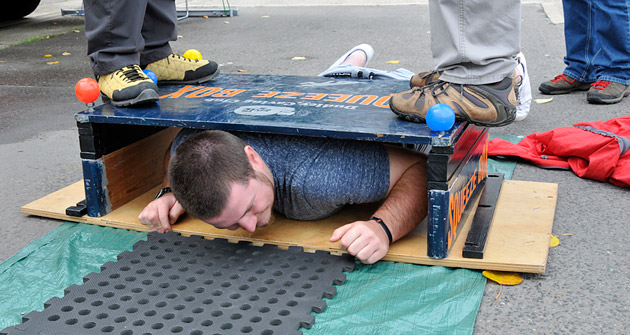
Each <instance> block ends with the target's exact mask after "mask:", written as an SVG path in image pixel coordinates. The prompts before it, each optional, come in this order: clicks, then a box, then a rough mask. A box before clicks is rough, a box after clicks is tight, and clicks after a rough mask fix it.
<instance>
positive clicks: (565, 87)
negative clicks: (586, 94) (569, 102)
mask: <svg viewBox="0 0 630 335" xmlns="http://www.w3.org/2000/svg"><path fill="white" fill-rule="evenodd" d="M589 88H591V83H585V82H582V81H578V80H576V79H573V78H571V77H570V76H567V75H566V74H561V75H558V76H556V77H555V78H553V79H551V80H549V81H546V82H544V83H542V84H540V86H539V87H538V90H539V91H540V92H542V93H543V94H567V93H569V92H573V91H588V89H589Z"/></svg>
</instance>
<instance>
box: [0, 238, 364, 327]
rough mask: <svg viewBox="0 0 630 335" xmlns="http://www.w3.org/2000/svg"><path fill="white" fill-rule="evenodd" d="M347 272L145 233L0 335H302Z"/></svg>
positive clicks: (333, 262)
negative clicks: (129, 248)
mask: <svg viewBox="0 0 630 335" xmlns="http://www.w3.org/2000/svg"><path fill="white" fill-rule="evenodd" d="M353 268H354V260H353V258H352V257H350V256H334V255H330V254H329V253H327V252H316V253H307V252H304V251H303V250H302V248H299V247H291V248H289V249H288V250H282V249H279V248H277V247H276V246H272V245H264V246H262V247H257V246H254V245H252V244H251V243H249V242H240V243H238V244H235V243H228V242H227V240H223V239H214V240H206V239H204V238H203V237H200V236H191V237H184V236H181V235H179V234H177V233H172V232H171V233H167V234H158V233H150V234H148V241H140V242H138V243H136V244H135V245H134V247H133V251H131V252H123V253H122V254H120V255H119V256H118V261H117V262H108V263H106V264H104V265H103V266H102V267H101V272H100V273H91V274H89V275H87V276H85V277H84V279H83V281H84V283H83V284H82V285H72V286H70V287H68V288H67V289H66V290H65V295H64V296H63V297H62V298H52V299H50V300H49V301H48V302H46V304H45V305H44V307H45V308H44V310H43V311H42V312H31V313H29V314H27V315H25V316H24V318H23V322H22V324H20V325H16V326H13V327H9V328H6V329H4V330H2V331H0V334H6V335H13V334H40V335H49V334H50V335H52V334H55V335H61V334H64V335H70V334H76V335H88V334H117V335H118V334H119V335H148V334H156V335H157V334H185V335H202V334H262V335H272V334H276V335H285V334H301V333H302V332H301V331H299V330H298V329H299V328H300V327H304V328H310V327H311V325H312V324H313V322H315V317H314V316H313V315H311V312H316V313H319V312H321V311H322V310H323V309H324V308H325V307H326V302H325V301H324V300H322V297H326V298H332V297H333V296H334V295H335V293H336V288H335V287H334V286H333V284H334V285H340V284H343V283H344V281H345V278H346V275H345V274H344V273H343V271H352V270H353Z"/></svg>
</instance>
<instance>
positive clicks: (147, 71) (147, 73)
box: [142, 70, 157, 84]
mask: <svg viewBox="0 0 630 335" xmlns="http://www.w3.org/2000/svg"><path fill="white" fill-rule="evenodd" d="M142 72H144V74H146V75H147V77H149V78H150V79H151V80H152V81H153V82H154V83H156V84H157V76H156V75H155V72H153V71H151V70H142Z"/></svg>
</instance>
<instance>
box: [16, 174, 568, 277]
mask: <svg viewBox="0 0 630 335" xmlns="http://www.w3.org/2000/svg"><path fill="white" fill-rule="evenodd" d="M69 188H73V189H71V190H70V189H68V190H67V189H64V190H62V191H63V192H62V191H59V192H55V193H52V194H50V195H48V196H46V197H44V198H46V200H45V201H43V199H40V200H42V201H36V202H33V203H31V204H29V205H27V206H24V208H23V211H24V212H25V213H28V214H33V215H42V216H47V217H54V218H60V219H64V220H66V219H67V220H71V219H72V217H67V216H65V215H64V214H63V213H64V211H65V208H66V207H67V206H69V205H72V204H74V203H75V202H76V199H79V200H80V198H82V193H81V192H82V191H83V190H82V189H81V188H76V184H75V185H71V186H70V187H69ZM158 188H159V186H156V187H155V188H154V189H152V190H150V191H149V192H146V193H145V194H143V195H142V196H140V197H138V198H136V199H134V200H132V201H131V202H129V203H128V204H126V205H124V206H122V207H120V208H119V209H117V210H114V211H112V212H111V213H109V214H107V215H105V216H103V217H100V218H92V217H87V216H84V217H83V219H85V220H86V221H87V222H88V223H91V224H98V225H103V226H110V227H117V228H125V229H132V230H139V231H147V228H146V227H145V226H144V225H142V224H141V223H140V222H139V221H138V219H137V217H138V214H139V213H140V211H141V210H142V208H144V206H145V205H146V204H147V203H149V202H150V201H151V200H152V198H153V196H154V194H155V192H157V190H158ZM557 191H558V185H557V184H552V183H537V182H525V181H514V180H506V181H504V182H503V185H502V189H501V194H500V196H499V200H498V202H497V208H496V213H495V216H494V221H493V223H492V228H491V229H490V233H489V236H488V242H487V245H486V250H485V255H484V258H483V259H470V258H463V257H462V249H463V246H464V242H465V239H463V238H459V239H457V240H456V241H455V244H454V245H453V248H452V250H451V253H450V256H449V257H448V258H444V259H433V258H429V257H428V256H427V240H426V222H425V223H423V224H422V225H420V226H419V227H417V228H416V229H415V230H414V231H413V232H411V233H410V234H409V235H408V236H406V237H405V238H403V239H401V240H400V241H397V242H396V243H394V244H393V245H392V246H391V248H390V251H389V253H388V254H387V256H386V257H385V260H389V261H396V262H406V263H414V264H424V265H441V266H448V267H461V268H470V269H484V270H498V271H516V272H530V273H544V272H545V268H546V263H547V255H548V253H549V239H550V236H551V228H552V226H553V218H554V213H555V207H556V200H557ZM73 192H74V193H81V194H74V196H72V197H70V196H69V194H72V193H73ZM62 201H65V203H61V202H62ZM26 207H28V211H27V210H26ZM372 210H373V207H372V206H369V205H361V206H352V207H349V208H347V209H346V210H343V211H341V212H340V213H338V214H336V215H334V216H331V217H329V218H327V219H324V220H319V221H296V220H289V219H286V218H283V217H278V218H276V222H274V223H273V224H272V225H270V226H269V227H267V228H264V229H259V230H257V231H256V232H254V233H253V234H250V233H247V232H245V231H243V230H236V231H230V230H226V229H216V228H214V227H212V226H210V225H208V224H206V223H204V222H202V221H199V220H196V219H193V218H191V217H184V218H183V219H182V220H180V222H179V223H178V224H176V225H175V226H174V231H177V232H181V233H182V234H184V235H191V234H194V235H202V236H206V237H208V238H215V237H221V238H227V239H229V240H231V241H241V240H244V241H252V242H254V243H271V244H276V245H279V246H280V247H288V246H294V245H299V246H302V247H304V248H305V250H325V251H330V252H333V253H341V252H343V251H342V250H340V249H339V248H338V244H337V243H331V242H329V241H328V238H329V237H330V235H331V234H332V231H333V230H334V229H335V228H337V227H339V226H340V225H342V224H345V223H348V222H352V221H354V220H359V219H365V217H367V216H369V213H372ZM44 214H46V215H44ZM53 215H54V216H53ZM74 221H76V220H74ZM471 221H472V216H471V217H469V219H468V220H467V221H466V222H465V223H464V226H463V227H462V231H461V235H462V236H466V234H467V233H468V230H469V228H470V223H471Z"/></svg>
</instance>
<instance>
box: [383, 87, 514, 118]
mask: <svg viewBox="0 0 630 335" xmlns="http://www.w3.org/2000/svg"><path fill="white" fill-rule="evenodd" d="M438 103H443V104H447V105H449V106H451V108H453V111H455V117H456V118H457V119H460V120H465V121H468V122H470V123H473V124H476V125H479V126H482V127H499V126H505V125H508V124H510V123H512V122H514V118H515V117H516V94H515V93H514V88H513V87H512V78H505V79H503V80H502V81H500V82H498V83H496V84H487V85H460V84H453V83H449V82H445V81H441V80H439V81H437V82H435V83H433V84H432V85H429V86H425V87H416V88H413V89H411V90H409V91H405V92H402V93H398V94H394V96H392V98H391V100H390V103H389V107H390V109H391V110H392V111H393V112H394V113H395V114H397V115H398V116H400V117H401V118H403V119H405V120H407V121H413V122H426V115H427V111H428V110H429V108H431V106H433V105H435V104H438Z"/></svg>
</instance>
